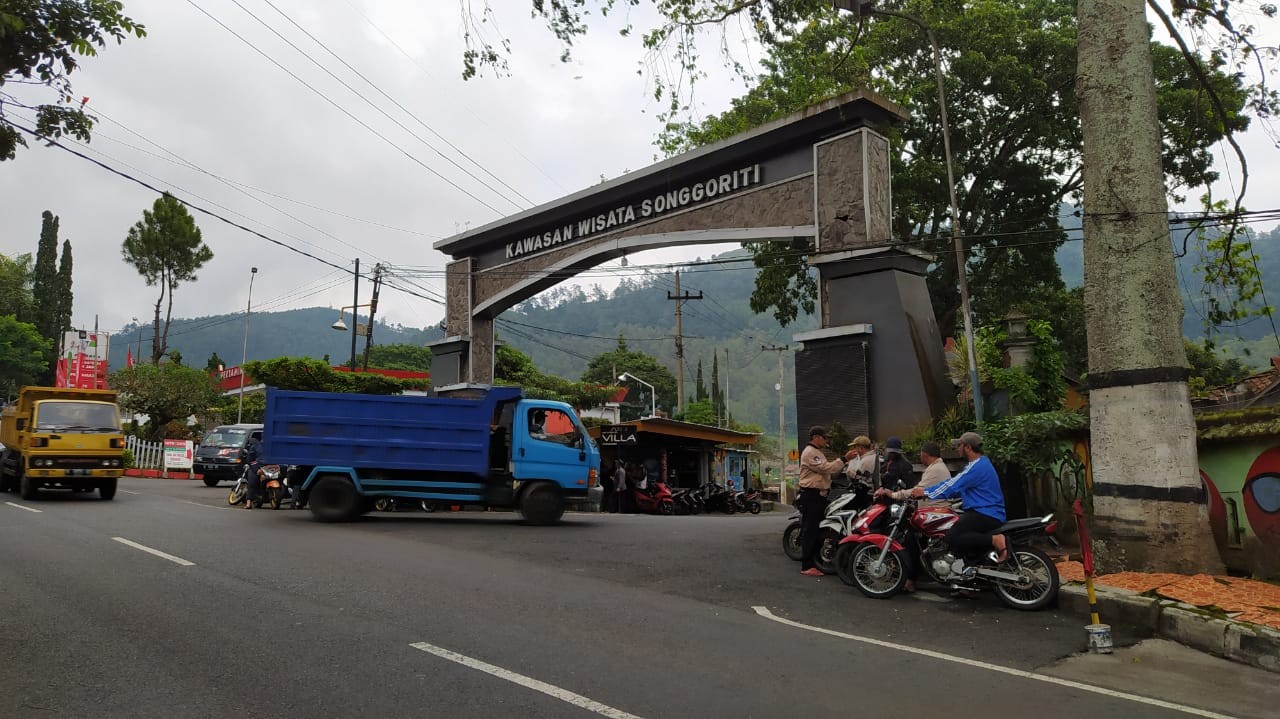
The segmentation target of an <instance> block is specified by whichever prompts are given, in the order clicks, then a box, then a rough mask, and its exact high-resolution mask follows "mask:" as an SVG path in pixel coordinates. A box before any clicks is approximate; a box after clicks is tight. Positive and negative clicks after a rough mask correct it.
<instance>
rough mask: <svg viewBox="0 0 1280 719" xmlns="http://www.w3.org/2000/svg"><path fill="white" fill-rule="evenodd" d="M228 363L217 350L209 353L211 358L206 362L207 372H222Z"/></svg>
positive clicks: (205, 368) (205, 369)
mask: <svg viewBox="0 0 1280 719" xmlns="http://www.w3.org/2000/svg"><path fill="white" fill-rule="evenodd" d="M226 367H227V363H226V362H223V361H222V358H221V357H219V356H218V353H217V352H214V353H213V354H211V355H209V359H208V360H206V361H205V363H204V371H205V372H220V371H222V370H224V369H226Z"/></svg>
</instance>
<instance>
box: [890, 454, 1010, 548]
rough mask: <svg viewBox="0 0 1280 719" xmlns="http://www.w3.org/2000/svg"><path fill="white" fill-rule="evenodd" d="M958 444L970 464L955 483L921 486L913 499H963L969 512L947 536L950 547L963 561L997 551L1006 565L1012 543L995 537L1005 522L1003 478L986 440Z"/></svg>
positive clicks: (950, 481)
mask: <svg viewBox="0 0 1280 719" xmlns="http://www.w3.org/2000/svg"><path fill="white" fill-rule="evenodd" d="M954 444H955V445H956V447H957V448H959V450H960V453H961V454H963V455H964V458H965V459H967V460H968V461H969V464H968V465H966V466H965V468H964V469H962V470H960V474H957V475H956V476H954V477H952V478H951V479H948V480H946V481H943V482H941V483H939V484H935V485H933V486H932V487H929V488H927V489H926V488H925V487H919V486H918V487H916V488H915V489H912V490H911V496H912V497H917V498H918V497H928V498H929V499H955V498H957V497H959V498H960V501H961V503H962V504H963V505H964V509H965V511H964V513H963V514H961V515H960V519H958V520H956V523H955V524H953V525H952V526H951V529H950V530H949V531H948V532H947V544H948V545H949V546H950V547H951V549H953V550H955V551H956V553H957V554H959V555H960V556H962V557H963V556H966V555H972V554H981V553H985V552H988V551H990V550H992V549H994V550H995V552H996V561H999V562H1003V561H1005V560H1006V559H1008V558H1009V550H1008V543H1007V542H1006V540H1005V536H1004V535H1003V534H995V535H993V534H991V533H992V532H993V531H995V530H996V529H999V528H1000V525H1002V524H1004V522H1005V513H1004V492H1003V491H1001V489H1000V477H999V476H997V475H996V468H995V467H994V466H993V465H992V464H991V460H990V459H987V456H986V455H985V454H983V453H982V436H981V435H979V434H978V433H977V432H965V433H964V434H962V435H960V438H959V439H957V440H954ZM882 491H883V490H882ZM880 493H881V492H877V494H880Z"/></svg>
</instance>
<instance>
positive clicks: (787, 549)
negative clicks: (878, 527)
mask: <svg viewBox="0 0 1280 719" xmlns="http://www.w3.org/2000/svg"><path fill="white" fill-rule="evenodd" d="M832 489H833V492H832V494H835V496H834V497H832V498H831V502H830V503H829V504H828V505H827V511H826V515H825V516H824V517H823V522H827V521H830V520H839V521H842V522H843V521H846V520H847V521H852V517H844V516H842V515H840V513H841V512H852V513H853V515H854V516H856V515H857V514H858V513H859V512H861V511H862V510H863V509H865V508H867V507H868V506H870V504H871V488H870V487H868V486H867V485H865V484H863V483H862V482H854V483H853V485H852V486H851V487H849V488H848V489H844V490H839V489H836V488H835V487H833V488H832ZM836 492H839V493H838V494H837V493H836ZM820 526H821V525H820ZM828 529H829V530H830V529H834V527H829V528H828ZM831 539H832V540H833V541H831V545H832V546H831V548H830V550H829V551H827V552H826V554H827V555H828V560H827V564H826V568H823V566H822V565H821V564H819V567H818V568H819V569H822V571H824V572H827V573H828V574H831V573H834V571H835V570H834V565H833V564H832V562H833V561H834V555H835V551H836V545H837V544H838V542H839V536H833V537H831ZM802 540H803V538H802V537H801V526H800V513H799V512H796V513H795V514H793V515H791V516H790V517H789V521H788V522H787V528H786V529H784V530H783V531H782V551H783V553H785V554H786V555H787V556H788V557H790V558H791V559H793V560H795V561H797V562H798V561H800V558H801V554H803V551H804V550H803V544H802ZM823 544H824V547H821V548H819V551H818V558H819V562H821V561H822V559H821V558H822V556H823V552H824V550H825V549H826V548H825V545H826V544H827V542H826V541H824V542H823Z"/></svg>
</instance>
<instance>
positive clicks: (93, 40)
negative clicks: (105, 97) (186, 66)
mask: <svg viewBox="0 0 1280 719" xmlns="http://www.w3.org/2000/svg"><path fill="white" fill-rule="evenodd" d="M123 9H124V5H123V4H122V3H121V2H119V1H118V0H6V1H5V3H4V4H3V6H2V7H0V88H3V87H4V86H5V85H6V84H10V83H18V84H32V85H42V86H45V87H46V88H48V90H49V93H50V94H51V95H52V96H53V101H52V102H49V103H44V104H39V105H27V104H23V103H21V102H19V101H17V100H16V99H15V98H14V97H13V96H12V95H10V94H8V93H6V92H4V91H3V90H2V89H0V161H4V160H11V159H13V158H14V157H15V156H16V154H17V149H18V147H19V146H23V147H25V146H26V144H27V142H26V140H25V139H24V138H23V137H22V135H21V134H19V131H18V130H17V129H16V128H14V127H13V126H12V125H11V124H9V122H8V118H7V117H6V115H5V109H6V105H14V106H16V107H19V108H24V109H28V110H34V111H35V112H36V123H35V127H34V128H31V129H32V130H34V131H35V132H36V133H37V134H38V135H40V136H42V137H51V138H57V137H61V136H62V135H64V134H67V135H71V136H72V137H74V138H76V139H77V140H82V141H87V140H88V139H89V134H90V130H91V129H92V128H93V121H94V118H93V117H92V116H91V115H89V114H87V113H85V111H84V105H85V102H87V101H88V98H84V99H83V100H81V101H80V102H76V101H75V99H74V98H75V96H74V94H73V93H72V88H71V81H70V75H71V73H72V72H74V71H75V70H76V69H77V68H79V66H80V58H82V57H92V56H95V55H97V54H98V49H99V48H101V47H104V46H105V45H106V44H107V41H108V40H115V41H116V42H117V43H120V42H123V41H124V39H125V38H126V37H128V36H130V35H134V36H136V37H144V36H145V35H146V30H145V29H144V28H143V26H142V25H141V24H139V23H137V22H134V21H133V19H132V18H130V17H128V16H126V15H124V14H123V13H122V10H123Z"/></svg>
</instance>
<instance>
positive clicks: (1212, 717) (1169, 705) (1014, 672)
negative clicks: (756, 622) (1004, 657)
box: [752, 607, 1235, 719]
mask: <svg viewBox="0 0 1280 719" xmlns="http://www.w3.org/2000/svg"><path fill="white" fill-rule="evenodd" d="M752 609H753V610H755V613H756V614H759V615H760V616H762V617H764V618H765V619H769V620H772V621H775V622H778V623H779V624H785V625H787V626H789V627H796V628H798V629H807V630H809V631H811V632H817V633H818V634H826V635H828V636H832V637H839V638H841V639H850V640H853V641H855V642H862V643H863V644H871V645H873V646H877V647H884V648H885V649H896V650H897V651H900V652H906V653H908V654H919V655H920V656H924V657H929V658H931V659H938V660H941V661H944V662H952V663H954V664H963V665H965V666H967V667H974V668H977V669H986V670H987V671H991V672H998V673H1000V674H1008V675H1010V676H1015V677H1021V678H1023V679H1031V680H1034V681H1038V682H1045V683H1046V684H1057V685H1058V686H1063V687H1067V688H1070V689H1079V690H1080V691H1085V692H1091V693H1093V694H1101V695H1103V696H1108V697H1113V698H1115V699H1125V700H1128V701H1131V702H1137V703H1139V704H1147V705H1150V706H1153V707H1160V708H1161V709H1172V710H1173V711H1179V712H1183V713H1186V714H1193V715H1195V716H1202V717H1209V719H1235V718H1234V717H1232V716H1231V715H1229V714H1219V713H1217V712H1211V711H1208V710H1206V709H1197V708H1195V707H1189V706H1184V705H1182V704H1174V703H1173V702H1167V701H1163V700H1161V699H1152V698H1150V697H1144V696H1139V695H1137V694H1129V693H1127V692H1120V691H1115V690H1114V689H1104V688H1102V687H1095V686H1091V685H1089V684H1081V683H1080V682H1073V681H1071V680H1070V679H1060V678H1058V677H1053V676H1049V675H1048V674H1037V673H1036V672H1028V671H1023V670H1022V669H1014V668H1012V667H1002V666H1000V665H999V664H991V663H990V662H983V661H979V660H977V659H965V658H964V657H955V656H951V655H950V654H943V653H942V652H935V651H931V650H929V649H920V648H918V647H910V646H907V645H905V644H894V643H893V642H886V641H884V640H882V639H873V638H871V637H860V636H857V635H855V634H846V633H844V632H837V631H835V630H834V629H824V628H822V627H815V626H813V625H810V624H801V623H800V622H796V621H792V620H790V619H784V618H782V617H779V616H778V615H776V614H774V613H773V612H771V611H769V609H768V608H767V607H752Z"/></svg>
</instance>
